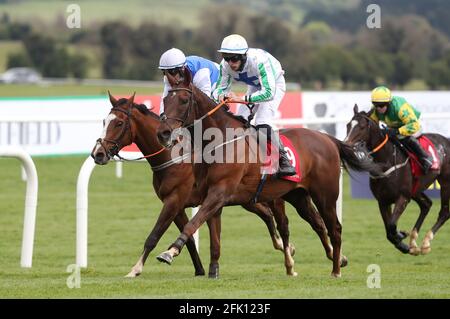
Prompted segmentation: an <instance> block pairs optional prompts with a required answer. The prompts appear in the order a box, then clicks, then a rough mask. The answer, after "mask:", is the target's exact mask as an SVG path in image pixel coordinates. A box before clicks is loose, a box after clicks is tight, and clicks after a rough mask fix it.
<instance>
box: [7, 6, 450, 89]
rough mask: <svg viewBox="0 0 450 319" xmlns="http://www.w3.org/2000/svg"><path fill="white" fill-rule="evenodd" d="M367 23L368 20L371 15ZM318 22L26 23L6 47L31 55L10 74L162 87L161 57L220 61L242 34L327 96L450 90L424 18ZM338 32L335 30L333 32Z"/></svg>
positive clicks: (212, 15)
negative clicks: (98, 54)
mask: <svg viewBox="0 0 450 319" xmlns="http://www.w3.org/2000/svg"><path fill="white" fill-rule="evenodd" d="M364 14H365V16H367V14H366V13H364ZM313 18H314V15H312V16H311V15H310V16H309V17H307V19H304V21H303V22H302V24H301V25H299V26H297V27H292V26H291V25H288V24H285V23H284V21H283V20H281V19H279V18H276V17H270V16H267V15H261V14H252V15H249V14H246V13H244V12H242V11H241V10H240V9H239V8H237V7H234V6H212V7H208V8H206V9H205V10H204V11H203V12H202V13H201V15H200V17H199V19H200V21H201V22H200V25H199V27H198V28H195V29H185V28H181V27H180V24H179V23H177V22H176V21H173V22H170V21H168V22H167V23H166V24H159V23H153V22H144V23H142V24H140V25H138V26H135V27H132V26H130V25H129V24H127V23H126V22H124V21H110V22H106V23H104V24H102V25H100V26H97V27H90V28H89V29H81V30H79V31H70V32H68V31H66V34H65V36H60V37H51V36H49V35H44V34H40V33H39V32H38V30H34V29H33V28H32V27H31V26H30V25H27V24H26V23H18V22H11V21H9V20H8V19H7V18H5V16H4V17H3V18H2V19H0V39H12V40H20V41H22V42H23V44H24V48H25V50H24V52H20V53H15V54H12V55H10V56H9V57H8V66H9V67H13V66H33V67H35V68H36V69H38V70H39V71H40V72H41V73H42V74H43V75H44V76H49V77H66V76H72V77H75V78H84V77H86V74H87V71H88V68H89V67H90V65H92V64H93V63H101V64H102V73H103V77H105V78H121V79H137V80H154V79H160V74H159V73H158V68H157V66H158V61H159V57H160V55H161V54H162V53H163V52H164V51H165V50H167V49H169V48H171V47H178V48H180V49H182V50H183V51H184V52H185V53H186V55H194V54H195V55H200V56H203V57H206V58H209V59H211V60H213V61H216V62H218V61H220V56H219V55H218V53H217V49H218V48H219V46H220V43H221V41H222V39H223V37H224V36H226V35H228V34H231V33H239V34H242V35H243V36H244V37H246V39H247V41H248V42H249V44H250V46H251V47H259V48H263V49H265V50H267V51H268V52H270V53H271V54H273V55H274V56H275V57H276V58H278V59H279V60H280V62H281V63H282V65H283V68H284V69H285V71H286V78H287V80H288V81H290V82H298V83H301V84H302V86H303V87H315V88H327V87H331V86H335V85H336V83H339V85H340V86H341V88H343V89H367V88H369V87H373V86H374V85H376V84H380V83H386V84H389V85H391V86H396V87H399V88H401V87H403V86H404V85H405V84H407V83H408V82H410V81H411V80H412V79H420V80H423V81H424V82H425V83H426V85H428V87H429V88H432V89H439V88H449V87H450V44H449V38H448V36H447V35H446V34H445V33H443V32H441V31H439V30H437V29H436V28H434V27H433V26H432V25H431V24H430V23H429V22H428V20H426V19H425V18H423V17H421V16H419V15H414V14H410V15H404V16H401V15H399V16H395V17H387V18H385V19H383V24H382V28H381V29H368V28H367V27H366V25H365V21H364V23H361V24H360V25H353V26H352V27H353V29H352V30H351V31H349V30H348V29H346V28H348V26H346V27H345V28H342V29H336V28H332V27H331V26H330V24H328V23H327V21H326V20H325V21H324V20H323V19H322V20H320V19H319V18H317V19H316V20H314V19H313ZM331 25H332V24H331ZM69 44H71V45H72V46H77V45H82V44H90V45H95V46H97V47H100V48H101V51H102V58H101V61H92V59H90V58H89V57H88V55H86V54H84V53H83V52H82V51H81V50H80V52H69V51H68V49H67V46H68V45H69Z"/></svg>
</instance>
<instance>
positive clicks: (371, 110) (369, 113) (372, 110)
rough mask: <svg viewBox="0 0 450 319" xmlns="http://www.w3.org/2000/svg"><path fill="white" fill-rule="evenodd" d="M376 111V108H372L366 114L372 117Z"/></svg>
mask: <svg viewBox="0 0 450 319" xmlns="http://www.w3.org/2000/svg"><path fill="white" fill-rule="evenodd" d="M374 111H375V109H374V108H371V109H370V111H369V112H367V114H366V115H367V116H369V117H370V116H371V115H372V113H373V112H374Z"/></svg>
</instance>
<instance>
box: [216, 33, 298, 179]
mask: <svg viewBox="0 0 450 319" xmlns="http://www.w3.org/2000/svg"><path fill="white" fill-rule="evenodd" d="M218 51H219V52H220V53H222V57H223V60H222V61H221V63H220V73H219V79H218V80H217V84H216V88H215V89H214V90H213V93H212V97H213V98H214V99H215V100H216V102H219V101H220V100H222V99H224V98H227V97H231V98H233V97H234V94H233V93H232V92H231V84H232V83H233V82H243V83H245V84H246V85H247V92H246V93H245V96H244V100H245V101H246V102H251V103H254V104H255V106H254V112H255V125H256V128H257V129H264V130H266V131H267V138H268V139H269V140H270V141H271V142H272V144H273V145H274V146H275V147H278V149H279V152H280V162H279V164H280V167H279V170H278V173H277V175H278V176H290V175H295V174H296V172H295V169H294V168H293V167H292V165H291V164H290V161H289V159H288V158H287V154H286V151H285V150H284V146H283V144H282V142H281V140H280V139H279V137H278V134H275V132H274V131H273V129H272V127H273V119H274V118H275V116H276V115H277V111H278V107H279V106H280V104H281V101H282V99H283V97H284V94H285V92H286V82H285V80H284V70H283V68H282V67H281V63H280V62H279V61H278V60H277V59H276V58H275V57H273V56H272V55H271V54H270V53H268V52H266V51H264V50H262V49H254V48H249V47H248V44H247V41H246V40H245V39H244V37H242V36H240V35H238V34H232V35H229V36H227V37H225V38H224V39H223V41H222V45H221V48H220V50H218ZM237 113H238V115H241V116H243V117H245V118H248V116H249V115H250V110H249V109H248V108H247V107H246V106H245V105H240V106H239V109H238V112H237Z"/></svg>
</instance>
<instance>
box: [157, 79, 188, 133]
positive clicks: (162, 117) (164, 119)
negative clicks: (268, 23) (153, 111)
mask: <svg viewBox="0 0 450 319" xmlns="http://www.w3.org/2000/svg"><path fill="white" fill-rule="evenodd" d="M178 91H185V92H188V93H189V101H188V103H189V105H188V108H187V110H186V111H185V112H184V114H183V117H182V118H178V117H168V116H167V115H166V113H164V112H163V113H161V115H160V120H161V122H163V123H164V124H166V125H167V126H168V127H169V129H170V131H171V132H172V131H173V128H172V127H171V126H170V124H169V123H168V122H167V120H174V121H177V122H180V123H181V127H183V128H189V127H191V126H194V125H195V124H194V123H192V124H189V125H187V126H186V121H187V119H188V117H189V115H190V114H191V109H192V107H193V105H194V103H196V102H195V100H194V91H193V90H192V89H191V85H189V88H175V89H171V90H169V91H168V92H167V93H168V94H170V93H172V92H178Z"/></svg>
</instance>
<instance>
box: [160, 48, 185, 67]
mask: <svg viewBox="0 0 450 319" xmlns="http://www.w3.org/2000/svg"><path fill="white" fill-rule="evenodd" d="M185 63H186V56H185V55H184V53H183V51H181V50H180V49H176V48H172V49H170V50H167V51H166V52H164V53H163V55H161V58H160V59H159V68H160V69H161V70H168V69H173V68H178V67H181V66H183V65H184V64H185Z"/></svg>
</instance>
